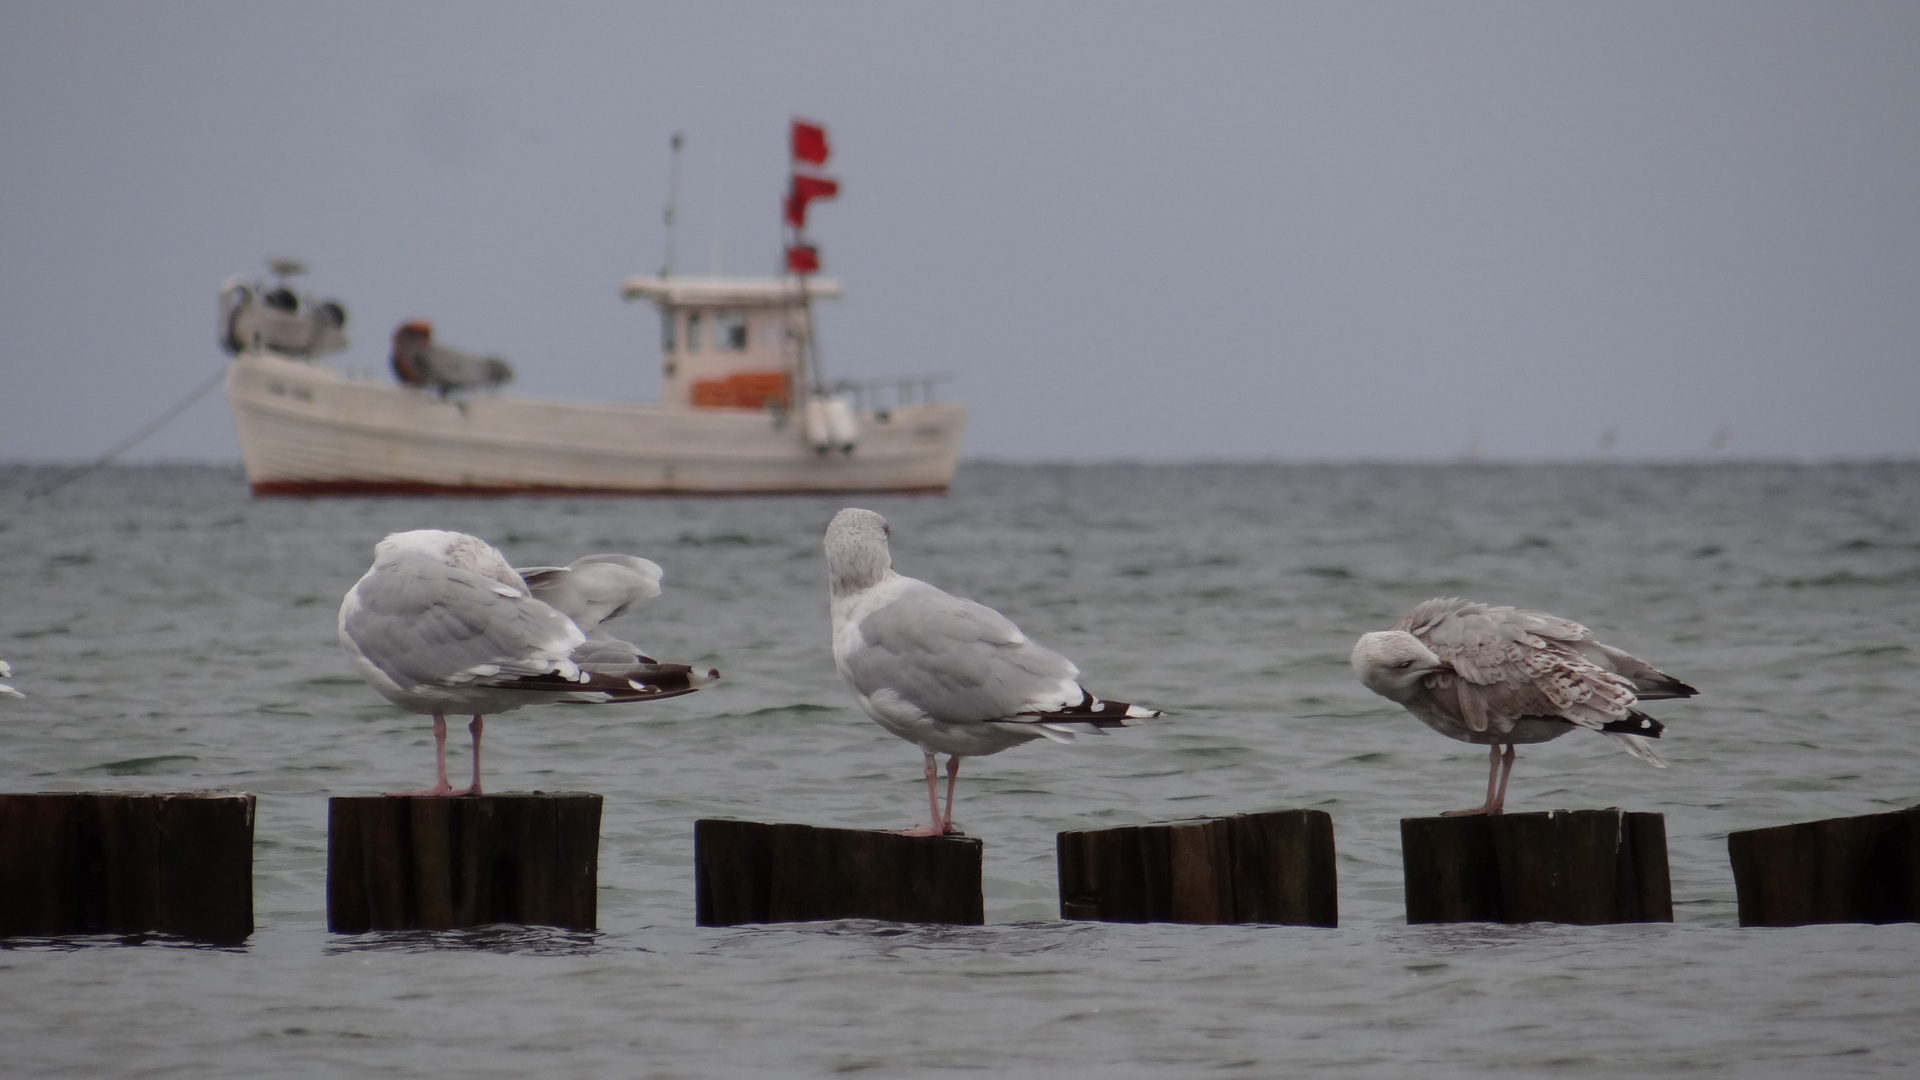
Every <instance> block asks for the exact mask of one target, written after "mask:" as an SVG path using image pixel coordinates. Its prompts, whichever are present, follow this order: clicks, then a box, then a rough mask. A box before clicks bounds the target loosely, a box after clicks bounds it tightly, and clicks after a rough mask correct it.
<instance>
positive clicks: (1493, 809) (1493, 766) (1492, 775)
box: [1440, 743, 1513, 817]
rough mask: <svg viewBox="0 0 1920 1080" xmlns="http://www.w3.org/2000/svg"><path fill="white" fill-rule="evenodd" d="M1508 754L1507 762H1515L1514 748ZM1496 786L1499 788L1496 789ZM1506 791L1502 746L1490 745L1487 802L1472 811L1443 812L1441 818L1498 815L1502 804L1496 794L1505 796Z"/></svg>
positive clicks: (1488, 751) (1508, 748) (1509, 748)
mask: <svg viewBox="0 0 1920 1080" xmlns="http://www.w3.org/2000/svg"><path fill="white" fill-rule="evenodd" d="M1507 754H1508V758H1507V760H1508V761H1509V762H1511V761H1512V760H1513V758H1512V754H1513V747H1512V746H1508V747H1507ZM1496 785H1498V786H1497V787H1496ZM1506 791H1507V787H1506V783H1505V780H1504V778H1503V777H1502V776H1501V775H1500V744H1499V743H1490V744H1488V746H1487V801H1486V802H1485V803H1483V804H1481V805H1479V806H1476V807H1474V808H1473V809H1471V810H1447V811H1443V812H1442V813H1441V815H1440V816H1441V817H1472V816H1474V815H1475V814H1497V813H1499V812H1500V804H1499V799H1498V798H1497V797H1496V792H1498V794H1499V795H1500V796H1504V795H1505V794H1506Z"/></svg>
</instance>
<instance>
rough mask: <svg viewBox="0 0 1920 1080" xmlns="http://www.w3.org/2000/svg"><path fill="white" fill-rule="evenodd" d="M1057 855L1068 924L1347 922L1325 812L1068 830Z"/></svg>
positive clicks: (1059, 842) (1062, 913)
mask: <svg viewBox="0 0 1920 1080" xmlns="http://www.w3.org/2000/svg"><path fill="white" fill-rule="evenodd" d="M1055 852H1056V857H1057V858H1058V860H1059V868H1060V917H1061V918H1063V919H1092V920H1098V921H1101V922H1178V923H1277V924H1286V925H1292V926H1338V925H1339V923H1340V906H1339V897H1338V893H1337V890H1336V889H1335V887H1334V865H1333V818H1331V817H1329V816H1328V815H1327V814H1326V813H1325V812H1324V811H1321V810H1278V811H1272V812H1269V813H1262V814H1236V815H1234V816H1232V817H1224V818H1200V819H1196V820H1193V821H1175V822H1164V823H1157V824H1152V825H1128V826H1122V827H1120V828H1115V829H1086V830H1077V831H1073V832H1063V833H1060V834H1059V836H1058V837H1057V839H1056V843H1055Z"/></svg>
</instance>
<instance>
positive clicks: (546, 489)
mask: <svg viewBox="0 0 1920 1080" xmlns="http://www.w3.org/2000/svg"><path fill="white" fill-rule="evenodd" d="M251 486H252V488H253V493H254V494H255V495H256V496H295V497H299V496H315V495H320V496H325V495H453V496H460V497H465V498H479V499H497V498H504V497H507V496H513V495H535V496H541V497H552V498H564V497H568V496H590V497H601V498H630V497H650V498H660V497H671V498H678V497H680V496H685V495H701V496H728V495H753V496H767V495H945V494H946V493H947V485H945V484H928V485H925V486H922V487H864V488H863V487H853V488H738V489H732V490H726V491H714V490H697V491H696V490H691V489H676V488H612V487H566V486H563V485H555V484H429V483H425V482H422V481H418V480H261V481H257V482H254V483H252V485H251Z"/></svg>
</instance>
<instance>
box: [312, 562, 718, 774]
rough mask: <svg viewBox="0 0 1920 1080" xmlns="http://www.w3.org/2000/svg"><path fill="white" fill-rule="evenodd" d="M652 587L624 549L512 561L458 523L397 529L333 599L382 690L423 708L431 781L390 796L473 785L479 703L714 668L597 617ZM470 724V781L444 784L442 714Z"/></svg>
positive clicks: (486, 705)
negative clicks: (671, 654) (340, 597)
mask: <svg viewBox="0 0 1920 1080" xmlns="http://www.w3.org/2000/svg"><path fill="white" fill-rule="evenodd" d="M658 595H660V567H658V566H656V565H655V564H653V563H651V562H649V561H647V560H646V559H641V558H636V557H635V556H632V555H588V556H587V557H585V558H583V559H577V560H575V561H574V562H573V563H571V564H569V565H567V566H541V567H530V568H527V569H524V570H515V569H514V568H513V567H511V566H509V565H507V560H506V559H505V557H503V556H502V555H501V554H500V552H498V551H497V550H495V549H494V548H493V547H491V546H489V545H488V544H487V543H486V542H485V541H483V540H481V539H479V538H478V537H474V536H468V535H467V534H465V533H457V532H442V531H440V530H438V529H422V530H418V531H415V532H403V533H394V534H392V535H390V536H388V537H387V538H386V539H384V540H382V541H380V543H379V544H378V545H376V546H375V548H374V557H373V568H372V569H370V570H368V571H367V573H366V576H365V577H362V578H361V579H360V581H359V582H358V583H357V584H356V585H354V587H353V588H352V589H350V590H348V591H347V596H346V599H345V600H344V601H343V602H342V603H341V604H340V643H341V644H342V645H344V646H346V649H347V654H348V655H349V656H351V657H352V658H353V664H354V667H355V668H357V669H358V670H359V672H360V676H361V677H362V678H364V679H366V680H367V682H368V683H370V684H371V685H372V686H373V688H374V689H375V690H377V691H379V692H380V694H381V696H383V697H385V698H386V699H387V700H388V701H391V702H393V703H394V704H395V705H398V706H400V707H401V708H403V709H406V710H408V711H409V712H417V713H425V714H427V715H430V716H432V717H433V745H434V756H435V762H436V766H437V767H436V771H435V776H436V780H435V782H434V785H433V787H431V788H428V789H427V790H425V791H396V792H391V793H390V794H393V795H478V794H480V732H481V727H482V718H483V716H484V714H486V713H503V712H506V711H508V710H510V709H517V708H520V707H521V706H522V705H539V704H547V703H559V704H599V703H603V702H610V701H654V700H657V699H660V698H670V697H679V696H680V695H682V694H691V693H693V692H694V691H695V690H698V689H699V688H700V687H702V686H704V685H706V684H708V683H711V682H713V681H714V680H716V679H718V678H719V677H720V673H719V672H718V671H715V670H712V669H709V670H708V671H707V672H706V673H705V674H704V675H703V674H701V673H699V672H697V671H694V670H693V669H692V668H690V667H687V666H686V665H684V664H662V663H660V662H658V661H656V660H654V659H652V658H651V657H648V656H645V655H642V654H641V652H640V649H639V648H638V647H637V646H635V645H633V644H632V643H630V642H626V641H621V640H619V639H618V638H613V637H608V636H606V635H605V634H602V633H599V632H598V629H597V628H598V627H599V625H600V623H601V622H603V621H605V620H607V619H611V618H614V617H615V616H617V615H620V614H622V613H623V612H625V611H626V610H627V609H628V608H629V607H631V606H632V605H633V604H635V603H637V602H639V601H641V600H644V599H646V598H648V597H652V596H658ZM448 713H467V714H471V715H472V716H473V722H472V723H471V724H469V725H468V727H467V730H468V732H469V733H470V734H471V735H472V736H473V782H472V783H471V784H470V785H469V786H467V787H466V788H463V789H461V790H458V791H455V790H454V789H453V787H452V785H450V784H449V783H448V782H447V714H448Z"/></svg>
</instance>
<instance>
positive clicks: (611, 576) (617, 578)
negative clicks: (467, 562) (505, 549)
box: [515, 555, 661, 634]
mask: <svg viewBox="0 0 1920 1080" xmlns="http://www.w3.org/2000/svg"><path fill="white" fill-rule="evenodd" d="M515 572H516V573H518V574H519V575H520V577H521V580H523V581H525V582H526V583H527V588H529V589H532V590H533V595H534V596H535V597H536V598H538V599H539V600H541V601H543V602H545V603H546V604H548V605H549V606H551V607H553V608H554V609H555V610H557V611H559V612H560V613H561V614H563V615H565V616H566V617H567V618H569V619H572V620H573V624H574V625H575V626H578V627H579V628H580V630H581V632H582V633H587V634H591V633H593V628H594V627H596V626H599V625H600V624H601V623H603V622H606V621H607V620H608V619H616V618H619V617H620V616H621V615H624V614H626V612H627V609H628V608H630V607H632V606H633V605H635V604H637V603H639V602H640V601H642V600H647V599H650V598H652V597H655V596H659V595H660V576H661V570H660V567H659V565H658V564H657V563H654V562H652V561H651V560H648V559H642V558H640V557H638V556H635V555H588V556H586V557H585V558H580V559H575V560H574V561H573V562H572V563H570V564H568V565H566V566H535V567H528V568H526V569H523V570H516V571H515Z"/></svg>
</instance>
